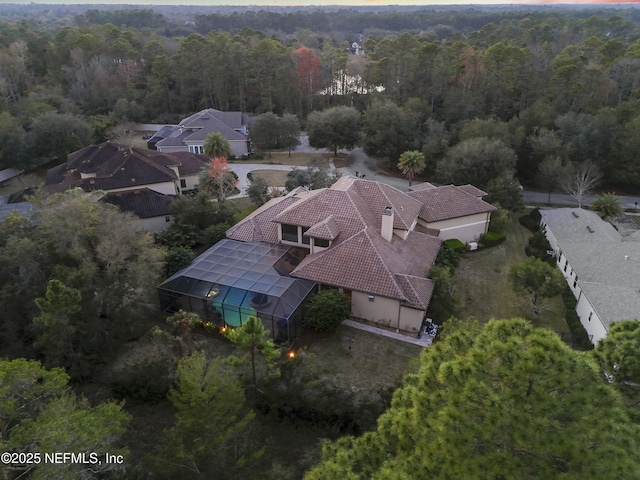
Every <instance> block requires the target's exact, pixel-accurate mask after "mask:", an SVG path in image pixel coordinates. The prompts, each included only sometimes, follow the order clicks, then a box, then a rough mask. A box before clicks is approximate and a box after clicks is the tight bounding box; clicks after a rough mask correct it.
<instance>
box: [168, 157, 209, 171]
mask: <svg viewBox="0 0 640 480" xmlns="http://www.w3.org/2000/svg"><path fill="white" fill-rule="evenodd" d="M171 156H172V157H175V158H177V159H178V160H179V161H180V165H179V166H178V171H179V172H180V176H187V175H198V174H199V173H200V172H201V171H202V169H203V168H206V167H207V165H208V164H209V161H210V158H209V157H207V156H206V155H199V154H196V153H190V152H171Z"/></svg>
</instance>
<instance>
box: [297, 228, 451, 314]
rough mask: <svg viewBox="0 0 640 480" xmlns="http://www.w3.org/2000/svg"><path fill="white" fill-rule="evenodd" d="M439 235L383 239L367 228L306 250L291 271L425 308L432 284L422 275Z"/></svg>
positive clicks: (436, 248)
mask: <svg viewBox="0 0 640 480" xmlns="http://www.w3.org/2000/svg"><path fill="white" fill-rule="evenodd" d="M441 243H442V241H441V240H440V239H438V238H435V237H431V236H428V235H423V234H420V233H415V232H411V233H409V235H408V236H407V239H406V240H401V239H400V238H397V237H396V238H394V239H393V241H392V242H387V241H386V240H384V239H382V237H380V235H379V234H378V233H377V232H376V231H375V230H374V229H373V228H372V227H369V228H367V229H365V230H362V231H360V232H358V233H357V234H355V235H353V236H352V237H351V238H348V239H346V240H344V241H343V242H341V243H340V244H338V245H336V246H334V247H332V248H329V249H327V250H324V251H322V252H319V253H316V254H313V255H308V256H307V257H305V259H304V260H303V261H302V262H301V263H300V265H299V266H298V267H297V268H296V269H295V270H294V271H293V272H292V273H291V275H292V276H294V277H298V278H306V279H307V280H312V281H314V282H320V283H325V284H328V285H335V286H338V287H342V288H347V289H351V290H357V291H361V292H369V293H372V294H375V295H381V296H384V297H389V298H394V299H397V300H400V301H402V302H404V303H406V304H407V305H409V306H411V307H414V308H426V305H428V303H429V300H430V296H431V292H432V289H429V288H428V282H426V283H425V282H421V281H419V280H415V279H410V278H408V276H411V277H424V276H425V275H426V274H427V272H428V270H429V268H430V267H431V265H432V264H433V262H434V261H435V258H436V255H437V253H438V250H439V249H440V244H441Z"/></svg>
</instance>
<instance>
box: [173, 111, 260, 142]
mask: <svg viewBox="0 0 640 480" xmlns="http://www.w3.org/2000/svg"><path fill="white" fill-rule="evenodd" d="M178 125H179V126H180V127H181V128H182V129H184V130H189V131H190V134H189V135H187V136H186V137H185V138H184V141H185V142H200V141H204V139H205V138H206V136H207V135H208V134H209V133H212V132H219V133H221V134H222V135H223V136H224V137H225V138H226V139H227V140H229V141H234V140H235V141H237V140H241V141H243V140H246V139H247V136H246V135H245V134H243V133H242V132H239V131H238V130H240V129H242V127H243V126H244V125H246V121H245V118H244V115H243V114H242V112H222V111H220V110H216V109H215V108H207V109H205V110H202V111H200V112H197V113H194V114H193V115H191V116H190V117H187V118H185V119H184V120H182V121H181V122H180V123H179V124H178ZM194 130H195V131H194Z"/></svg>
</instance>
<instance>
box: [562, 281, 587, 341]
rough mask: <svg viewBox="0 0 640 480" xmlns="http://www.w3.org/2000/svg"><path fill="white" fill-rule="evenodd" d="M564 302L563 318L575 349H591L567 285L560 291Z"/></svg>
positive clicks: (574, 300) (573, 298) (574, 298)
mask: <svg viewBox="0 0 640 480" xmlns="http://www.w3.org/2000/svg"><path fill="white" fill-rule="evenodd" d="M562 301H563V302H564V318H565V319H566V321H567V327H569V331H570V332H571V340H572V341H571V343H572V346H573V348H575V349H577V350H593V344H592V343H591V342H590V341H589V335H588V334H587V331H586V330H585V329H584V327H583V326H582V323H581V322H580V317H578V314H577V313H576V303H577V302H576V297H574V296H573V293H572V292H571V289H570V288H569V285H567V287H566V288H565V289H564V290H563V292H562Z"/></svg>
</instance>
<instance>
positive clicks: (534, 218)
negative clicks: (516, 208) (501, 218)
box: [518, 208, 542, 233]
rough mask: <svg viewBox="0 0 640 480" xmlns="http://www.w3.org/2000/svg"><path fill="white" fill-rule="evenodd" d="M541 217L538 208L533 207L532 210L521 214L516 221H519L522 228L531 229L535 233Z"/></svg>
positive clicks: (538, 228) (538, 227)
mask: <svg viewBox="0 0 640 480" xmlns="http://www.w3.org/2000/svg"><path fill="white" fill-rule="evenodd" d="M541 218H542V216H541V215H540V209H539V208H534V209H533V210H531V211H530V212H529V213H527V214H526V215H522V216H521V217H520V218H519V219H518V221H519V222H520V225H522V226H523V227H524V228H527V229H529V230H531V231H532V232H533V233H535V232H537V231H538V230H540V219H541Z"/></svg>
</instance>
